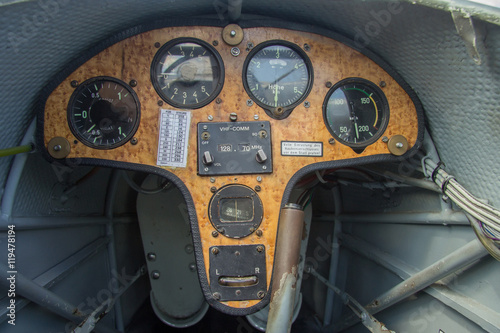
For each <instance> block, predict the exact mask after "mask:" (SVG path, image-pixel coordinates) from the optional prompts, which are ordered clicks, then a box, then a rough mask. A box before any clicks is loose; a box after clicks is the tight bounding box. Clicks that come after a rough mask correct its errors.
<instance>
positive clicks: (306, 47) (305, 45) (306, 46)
mask: <svg viewBox="0 0 500 333" xmlns="http://www.w3.org/2000/svg"><path fill="white" fill-rule="evenodd" d="M304 50H306V51H308V52H309V51H311V47H310V46H309V44H307V43H306V44H304Z"/></svg>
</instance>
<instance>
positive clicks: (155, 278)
mask: <svg viewBox="0 0 500 333" xmlns="http://www.w3.org/2000/svg"><path fill="white" fill-rule="evenodd" d="M151 278H153V280H158V279H159V278H160V272H158V271H152V272H151Z"/></svg>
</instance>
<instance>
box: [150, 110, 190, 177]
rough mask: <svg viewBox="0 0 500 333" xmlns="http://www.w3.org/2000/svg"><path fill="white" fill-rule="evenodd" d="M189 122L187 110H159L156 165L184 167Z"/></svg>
mask: <svg viewBox="0 0 500 333" xmlns="http://www.w3.org/2000/svg"><path fill="white" fill-rule="evenodd" d="M190 124H191V112H189V111H174V110H166V109H161V110H160V137H159V139H158V158H157V161H156V164H157V165H159V166H170V167H181V168H185V167H186V164H187V154H188V143H189V127H190Z"/></svg>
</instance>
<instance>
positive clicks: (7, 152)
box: [0, 144, 34, 157]
mask: <svg viewBox="0 0 500 333" xmlns="http://www.w3.org/2000/svg"><path fill="white" fill-rule="evenodd" d="M33 149H34V147H33V145H32V144H28V145H23V146H17V147H11V148H5V149H0V157H6V156H11V155H16V154H22V153H29V152H32V151H33Z"/></svg>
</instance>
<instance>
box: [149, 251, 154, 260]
mask: <svg viewBox="0 0 500 333" xmlns="http://www.w3.org/2000/svg"><path fill="white" fill-rule="evenodd" d="M148 260H149V261H155V260H156V253H154V252H149V253H148Z"/></svg>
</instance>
